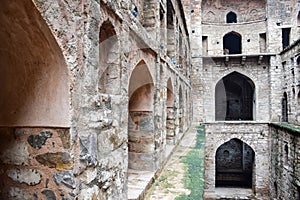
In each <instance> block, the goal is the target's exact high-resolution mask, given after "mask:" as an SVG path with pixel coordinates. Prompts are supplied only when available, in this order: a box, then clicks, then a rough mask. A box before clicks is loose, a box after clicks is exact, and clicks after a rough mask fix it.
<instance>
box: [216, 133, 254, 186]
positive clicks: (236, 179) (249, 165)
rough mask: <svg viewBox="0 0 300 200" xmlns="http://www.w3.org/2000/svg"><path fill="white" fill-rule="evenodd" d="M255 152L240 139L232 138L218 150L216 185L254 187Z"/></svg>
mask: <svg viewBox="0 0 300 200" xmlns="http://www.w3.org/2000/svg"><path fill="white" fill-rule="evenodd" d="M254 158H255V153H254V151H253V149H252V148H251V147H250V146H249V145H247V144H246V143H244V142H243V141H241V140H239V139H236V138H234V139H231V140H230V141H228V142H225V143H224V144H222V145H221V146H220V147H219V148H218V149H217V151H216V157H215V161H216V182H215V183H216V187H245V188H252V179H253V171H254V170H253V168H254Z"/></svg>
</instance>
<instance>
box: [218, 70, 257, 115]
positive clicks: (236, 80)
mask: <svg viewBox="0 0 300 200" xmlns="http://www.w3.org/2000/svg"><path fill="white" fill-rule="evenodd" d="M254 97H255V85H254V83H253V81H252V80H251V79H249V78H248V77H246V76H244V75H242V74H240V73H238V72H232V73H230V74H229V75H227V76H225V77H224V78H222V79H221V80H220V81H219V82H218V83H217V85H216V90H215V98H216V100H215V108H216V112H215V114H216V120H218V121H224V120H225V121H226V120H253V119H254V112H255V106H254V104H255V99H254Z"/></svg>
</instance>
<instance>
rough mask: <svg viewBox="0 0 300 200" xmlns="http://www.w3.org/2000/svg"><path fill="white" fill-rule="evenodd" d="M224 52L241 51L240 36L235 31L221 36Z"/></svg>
mask: <svg viewBox="0 0 300 200" xmlns="http://www.w3.org/2000/svg"><path fill="white" fill-rule="evenodd" d="M223 49H224V54H241V53H242V36H241V35H240V34H239V33H236V32H230V33H227V34H226V35H225V36H224V37H223Z"/></svg>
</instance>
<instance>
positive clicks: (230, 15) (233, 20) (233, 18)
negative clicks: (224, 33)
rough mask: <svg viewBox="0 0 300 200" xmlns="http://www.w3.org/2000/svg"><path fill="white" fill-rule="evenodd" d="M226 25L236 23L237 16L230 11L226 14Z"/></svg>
mask: <svg viewBox="0 0 300 200" xmlns="http://www.w3.org/2000/svg"><path fill="white" fill-rule="evenodd" d="M226 23H237V15H236V14H235V13H234V12H232V11H230V12H229V13H227V15H226Z"/></svg>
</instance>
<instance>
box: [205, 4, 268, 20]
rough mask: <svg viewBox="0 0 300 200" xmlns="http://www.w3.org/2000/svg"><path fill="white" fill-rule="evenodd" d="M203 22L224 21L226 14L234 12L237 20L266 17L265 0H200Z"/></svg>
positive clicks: (262, 18) (263, 18)
mask: <svg viewBox="0 0 300 200" xmlns="http://www.w3.org/2000/svg"><path fill="white" fill-rule="evenodd" d="M201 7H202V11H203V19H202V20H203V23H206V22H208V23H226V15H227V14H228V13H229V12H234V13H235V14H236V15H237V22H238V23H241V22H250V21H258V20H265V19H266V10H265V9H266V7H265V1H259V0H251V1H239V2H238V1H229V0H221V1H202V5H201Z"/></svg>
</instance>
